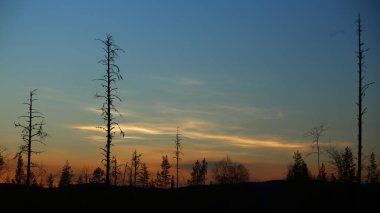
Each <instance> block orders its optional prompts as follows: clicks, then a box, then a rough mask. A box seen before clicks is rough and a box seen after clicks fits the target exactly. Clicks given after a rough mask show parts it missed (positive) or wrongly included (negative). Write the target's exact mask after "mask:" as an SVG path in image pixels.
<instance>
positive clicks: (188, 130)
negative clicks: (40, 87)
mask: <svg viewBox="0 0 380 213" xmlns="http://www.w3.org/2000/svg"><path fill="white" fill-rule="evenodd" d="M70 128H73V129H79V130H81V131H88V132H94V131H96V132H103V130H102V129H99V128H96V127H95V126H88V125H73V126H70ZM121 128H122V129H124V130H126V132H127V134H130V136H128V137H130V138H132V139H145V138H154V136H158V135H174V134H175V131H176V127H172V126H167V125H163V124H141V123H139V124H124V125H121ZM213 128H217V126H216V125H215V124H210V123H207V122H201V121H189V122H187V123H185V124H184V125H183V126H182V128H181V135H182V136H183V137H186V138H190V139H194V140H201V141H207V140H213V141H219V142H224V143H227V144H228V145H231V146H237V147H241V148H247V147H252V148H254V147H257V148H272V149H302V148H305V147H307V146H308V145H307V144H302V143H295V142H284V141H281V140H279V139H272V140H257V139H255V138H253V137H248V136H241V135H230V134H221V133H219V134H217V133H212V132H213V131H212V130H213ZM204 130H207V132H204ZM136 134H137V135H138V136H136ZM141 135H143V136H141ZM95 139H96V138H95ZM102 139H103V138H102Z"/></svg>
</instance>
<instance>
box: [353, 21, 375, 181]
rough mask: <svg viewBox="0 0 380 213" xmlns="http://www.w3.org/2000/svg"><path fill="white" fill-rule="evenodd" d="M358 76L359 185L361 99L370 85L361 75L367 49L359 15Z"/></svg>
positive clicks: (358, 177)
mask: <svg viewBox="0 0 380 213" xmlns="http://www.w3.org/2000/svg"><path fill="white" fill-rule="evenodd" d="M357 23H358V29H357V32H358V52H357V53H358V56H357V57H358V69H359V70H358V74H359V87H358V89H359V93H358V99H359V100H358V102H357V105H358V171H357V176H356V177H357V182H358V183H361V181H362V148H363V146H362V124H363V115H364V114H365V113H366V112H367V107H364V108H363V98H364V96H365V92H366V90H367V89H368V88H369V86H370V85H371V84H374V82H371V83H363V80H364V75H363V67H364V58H365V56H364V53H365V52H367V51H368V49H363V46H364V43H363V42H362V41H361V34H362V31H363V28H362V24H361V20H360V14H359V15H358V21H357Z"/></svg>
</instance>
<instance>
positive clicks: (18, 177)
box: [15, 153, 25, 184]
mask: <svg viewBox="0 0 380 213" xmlns="http://www.w3.org/2000/svg"><path fill="white" fill-rule="evenodd" d="M16 156H17V167H16V174H15V183H16V184H23V183H24V182H25V172H24V161H23V159H22V155H21V153H17V155H16Z"/></svg>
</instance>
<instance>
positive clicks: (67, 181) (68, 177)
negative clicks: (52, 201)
mask: <svg viewBox="0 0 380 213" xmlns="http://www.w3.org/2000/svg"><path fill="white" fill-rule="evenodd" d="M72 178H73V170H72V169H71V166H70V165H69V161H66V163H65V165H64V166H63V168H62V172H61V178H60V180H59V183H58V186H59V187H65V186H69V185H71V184H72Z"/></svg>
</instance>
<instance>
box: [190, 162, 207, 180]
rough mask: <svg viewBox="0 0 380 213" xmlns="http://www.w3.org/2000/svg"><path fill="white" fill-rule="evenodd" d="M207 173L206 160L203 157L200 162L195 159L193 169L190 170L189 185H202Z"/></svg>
mask: <svg viewBox="0 0 380 213" xmlns="http://www.w3.org/2000/svg"><path fill="white" fill-rule="evenodd" d="M206 175H207V162H206V159H205V158H203V160H202V163H200V162H199V160H197V161H196V162H195V163H194V166H193V171H192V172H191V179H190V180H189V181H188V184H189V185H204V184H205V182H206Z"/></svg>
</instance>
